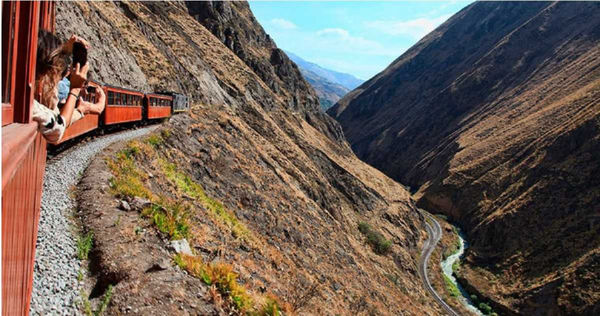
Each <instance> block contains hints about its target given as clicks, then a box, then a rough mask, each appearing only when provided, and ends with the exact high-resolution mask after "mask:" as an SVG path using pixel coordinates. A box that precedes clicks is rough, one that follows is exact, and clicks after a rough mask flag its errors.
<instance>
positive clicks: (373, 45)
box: [250, 1, 471, 79]
mask: <svg viewBox="0 0 600 316" xmlns="http://www.w3.org/2000/svg"><path fill="white" fill-rule="evenodd" d="M469 3H471V1H424V2H406V1H394V2H392V1H385V2H381V1H350V2H345V1H328V2H324V1H306V2H302V1H250V7H251V9H252V12H253V13H254V15H255V16H256V18H257V19H258V21H259V22H260V24H261V25H262V26H263V28H264V29H265V30H266V31H267V33H269V35H271V37H272V38H273V39H274V40H275V42H276V43H277V46H278V47H279V48H282V49H284V50H287V51H290V52H292V53H295V54H296V55H298V56H300V57H302V58H303V59H305V60H307V61H310V62H314V63H316V64H319V65H320V66H322V67H325V68H329V69H332V70H336V71H340V72H345V73H349V74H352V75H354V76H356V77H358V78H361V79H369V78H371V77H372V76H374V75H376V74H377V73H378V72H380V71H382V70H383V69H385V67H387V66H388V65H389V64H390V63H391V62H392V61H393V60H394V59H396V58H397V57H398V56H400V55H401V54H402V53H403V52H405V51H406V50H407V49H408V48H410V47H411V46H412V45H413V44H415V43H416V42H417V41H418V40H419V39H420V38H422V37H423V36H424V35H426V34H427V33H429V32H430V31H431V30H433V29H434V28H435V27H436V26H438V25H439V24H441V23H443V22H444V21H445V20H447V19H448V18H449V17H450V16H451V15H453V14H454V13H456V12H458V11H460V10H461V9H462V8H464V7H465V6H467V5H468V4H469Z"/></svg>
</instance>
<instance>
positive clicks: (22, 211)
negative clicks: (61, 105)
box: [2, 1, 54, 315]
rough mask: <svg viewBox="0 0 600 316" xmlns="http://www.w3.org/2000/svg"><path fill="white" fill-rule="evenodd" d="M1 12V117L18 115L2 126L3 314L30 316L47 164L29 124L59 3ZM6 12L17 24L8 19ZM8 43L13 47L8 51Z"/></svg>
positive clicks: (13, 6)
mask: <svg viewBox="0 0 600 316" xmlns="http://www.w3.org/2000/svg"><path fill="white" fill-rule="evenodd" d="M41 6H43V7H44V9H43V10H42V11H41V12H40V7H41ZM2 9H3V21H2V34H3V39H4V38H5V37H4V36H6V35H8V36H7V37H6V41H4V40H3V43H2V44H3V60H2V65H3V70H2V78H3V79H4V80H7V79H8V82H9V84H10V86H4V85H3V89H2V90H3V93H9V97H8V98H7V99H6V100H3V101H4V102H8V103H6V105H5V104H4V103H3V105H2V113H3V114H7V115H8V114H10V113H13V115H11V116H12V118H10V117H6V118H3V121H2V123H3V124H2V125H3V127H2V315H27V314H29V303H30V299H31V290H32V284H33V265H34V256H35V243H36V239H37V227H38V226H37V225H38V220H39V209H40V199H41V192H42V179H43V175H44V168H45V163H46V141H45V140H44V139H43V137H42V136H41V135H40V134H39V133H38V132H37V123H29V122H30V117H31V109H32V107H31V104H32V100H33V84H34V81H35V66H36V65H35V62H36V53H37V34H38V27H39V26H40V24H41V25H42V27H44V28H47V29H50V30H53V29H54V3H46V2H39V1H31V2H29V1H22V2H21V1H19V2H5V1H3V3H2ZM6 9H9V11H10V13H11V15H12V16H13V17H14V19H13V18H11V19H8V20H5V19H4V18H5V14H4V13H6V12H7V11H6ZM8 41H11V42H12V43H13V46H11V48H10V49H9V48H8V46H7V48H6V49H5V48H4V44H5V43H7V42H8ZM10 51H12V54H8V55H5V53H8V52H10ZM10 123H12V124H10ZM19 123H23V124H19ZM6 124H9V125H6ZM4 125H6V126H4Z"/></svg>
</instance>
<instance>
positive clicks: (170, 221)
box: [142, 200, 190, 240]
mask: <svg viewBox="0 0 600 316" xmlns="http://www.w3.org/2000/svg"><path fill="white" fill-rule="evenodd" d="M189 213H190V210H189V208H188V207H187V206H185V205H182V204H181V203H172V202H168V201H166V200H163V201H162V202H161V203H160V204H152V206H150V207H147V208H145V209H144V210H142V215H144V216H145V217H148V218H150V220H151V221H152V223H153V224H154V225H156V228H158V230H159V231H161V232H162V233H165V234H167V235H169V237H171V239H172V240H176V239H182V238H188V237H189V230H190V224H189V221H188V217H189Z"/></svg>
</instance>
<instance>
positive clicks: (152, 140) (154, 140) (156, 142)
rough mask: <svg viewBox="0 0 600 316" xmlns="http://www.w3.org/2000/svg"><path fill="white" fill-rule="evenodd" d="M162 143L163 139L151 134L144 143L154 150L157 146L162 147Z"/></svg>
mask: <svg viewBox="0 0 600 316" xmlns="http://www.w3.org/2000/svg"><path fill="white" fill-rule="evenodd" d="M163 142H164V139H163V138H162V136H161V135H158V134H152V135H150V136H148V137H147V138H146V143H148V144H149V145H151V146H152V147H154V148H157V147H158V146H160V145H162V144H163Z"/></svg>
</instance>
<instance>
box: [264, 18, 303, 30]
mask: <svg viewBox="0 0 600 316" xmlns="http://www.w3.org/2000/svg"><path fill="white" fill-rule="evenodd" d="M270 23H271V24H272V25H273V26H274V27H277V28H280V29H284V30H293V29H297V28H298V26H297V25H296V24H294V22H292V21H288V20H286V19H272V20H271V21H270Z"/></svg>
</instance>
